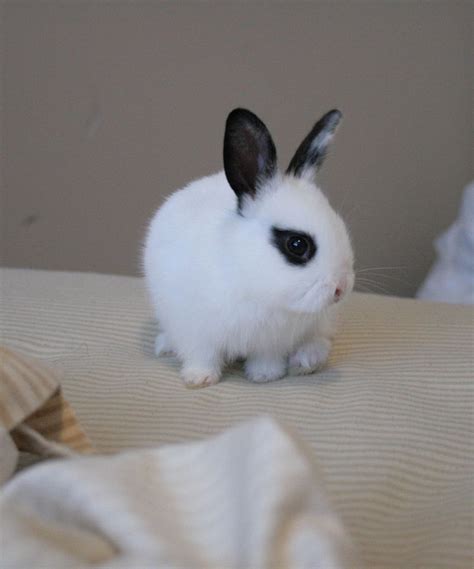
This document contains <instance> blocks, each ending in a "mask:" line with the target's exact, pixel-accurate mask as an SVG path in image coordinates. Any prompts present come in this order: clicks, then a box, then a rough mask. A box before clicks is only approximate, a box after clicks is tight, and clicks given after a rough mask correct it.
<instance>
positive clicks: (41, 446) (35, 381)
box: [0, 346, 94, 486]
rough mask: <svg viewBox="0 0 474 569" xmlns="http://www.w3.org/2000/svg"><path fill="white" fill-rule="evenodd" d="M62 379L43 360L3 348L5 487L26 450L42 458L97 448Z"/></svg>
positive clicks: (1, 461) (1, 477)
mask: <svg viewBox="0 0 474 569" xmlns="http://www.w3.org/2000/svg"><path fill="white" fill-rule="evenodd" d="M61 379H62V377H61V374H60V372H59V371H58V370H56V369H54V368H52V367H50V366H47V365H45V364H44V363H43V362H42V361H40V360H37V359H36V358H31V357H27V356H25V355H24V354H20V353H18V352H17V351H14V350H11V349H9V348H7V347H6V346H0V486H1V484H3V483H4V482H5V481H6V480H8V478H10V476H11V475H12V474H13V473H14V471H15V469H16V468H17V463H18V459H19V453H20V451H23V452H26V453H30V454H31V455H35V456H37V457H41V458H46V457H48V458H49V457H67V456H73V455H74V454H75V453H91V452H93V450H94V449H93V447H92V444H91V442H90V440H89V439H88V437H87V435H86V434H85V432H84V430H83V429H82V427H81V425H80V424H79V422H78V421H77V419H76V415H75V413H74V411H73V409H72V407H71V406H70V405H69V403H68V402H67V401H66V399H65V398H64V396H63V394H62V391H61V386H60V382H61Z"/></svg>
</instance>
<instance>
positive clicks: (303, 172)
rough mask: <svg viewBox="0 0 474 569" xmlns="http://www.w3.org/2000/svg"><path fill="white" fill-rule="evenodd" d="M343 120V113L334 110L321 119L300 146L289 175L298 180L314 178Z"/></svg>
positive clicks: (289, 169)
mask: <svg viewBox="0 0 474 569" xmlns="http://www.w3.org/2000/svg"><path fill="white" fill-rule="evenodd" d="M341 118H342V113H341V112H340V111H338V110H333V111H329V112H328V113H326V114H325V115H324V116H323V117H322V118H320V119H319V121H318V122H317V123H316V124H315V125H314V126H313V128H312V129H311V132H310V133H309V134H308V136H307V137H306V138H305V139H304V140H303V142H302V143H301V144H300V145H299V147H298V150H297V151H296V152H295V155H294V156H293V158H292V159H291V162H290V165H289V166H288V169H287V171H286V173H287V174H292V175H293V176H296V177H297V178H301V177H306V176H307V177H310V178H312V177H313V176H314V174H315V173H316V172H317V170H318V169H319V167H320V166H321V164H322V163H323V160H324V157H325V156H326V152H327V148H328V145H329V143H330V142H331V139H332V137H333V135H334V131H335V130H336V127H337V125H338V124H339V122H340V120H341Z"/></svg>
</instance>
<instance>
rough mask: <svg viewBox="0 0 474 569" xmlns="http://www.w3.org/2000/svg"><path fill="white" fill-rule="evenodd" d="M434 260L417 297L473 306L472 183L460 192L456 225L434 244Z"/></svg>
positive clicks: (473, 210)
mask: <svg viewBox="0 0 474 569" xmlns="http://www.w3.org/2000/svg"><path fill="white" fill-rule="evenodd" d="M435 249H436V253H437V259H436V262H435V264H434V265H433V267H432V269H431V270H430V272H429V273H428V276H427V277H426V279H425V281H424V282H423V284H422V285H421V287H420V289H419V291H418V293H417V297H418V298H421V299H425V300H436V301H442V302H452V303H457V304H474V182H472V183H471V184H470V185H468V186H467V187H466V188H465V189H464V193H463V198H462V202H461V207H460V209H459V215H458V218H457V219H456V221H455V222H454V223H453V224H452V225H451V226H450V227H449V229H447V230H446V231H445V232H444V233H442V234H441V235H440V236H439V237H438V238H437V239H436V241H435Z"/></svg>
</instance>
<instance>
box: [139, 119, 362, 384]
mask: <svg viewBox="0 0 474 569" xmlns="http://www.w3.org/2000/svg"><path fill="white" fill-rule="evenodd" d="M341 117H342V114H341V112H340V111H338V110H332V111H330V112H328V113H326V114H325V115H324V116H323V117H322V118H321V119H320V120H319V121H318V122H316V124H315V125H314V127H313V128H312V129H311V131H310V132H309V134H308V135H307V136H306V138H305V139H304V140H303V142H302V143H301V145H300V146H299V148H298V149H297V151H296V153H295V155H294V156H293V158H292V160H291V161H290V164H289V166H288V168H287V170H286V172H285V173H284V174H283V173H281V172H279V170H278V168H277V155H276V150H275V145H274V143H273V140H272V137H271V135H270V133H269V131H268V130H267V127H266V126H265V124H264V123H263V122H262V121H261V120H260V119H259V118H258V117H257V116H256V115H255V114H253V113H252V112H250V111H249V110H246V109H242V108H237V109H234V110H233V111H232V112H231V113H230V114H229V115H228V117H227V121H226V125H225V134H224V170H223V171H221V172H218V173H216V174H213V175H210V176H208V177H204V178H201V179H198V180H196V181H194V182H191V183H190V184H189V185H188V186H186V187H185V188H184V189H180V190H178V191H176V192H175V193H173V194H172V195H171V196H170V197H169V198H168V199H167V200H166V201H165V202H164V204H163V205H162V206H161V207H160V208H159V209H158V211H157V212H156V213H155V215H154V217H153V218H152V220H151V222H150V225H149V227H148V230H147V233H146V237H145V241H144V248H143V258H142V260H143V270H144V276H145V281H146V285H147V288H148V291H149V293H150V297H151V300H152V303H153V305H154V307H155V309H156V315H157V317H158V321H159V323H160V327H161V332H160V333H159V334H158V336H157V339H156V344H155V353H156V354H157V355H162V354H165V353H168V352H174V353H175V354H177V356H178V357H179V359H180V360H181V362H182V369H181V375H182V378H183V379H184V382H185V385H186V386H187V387H190V388H198V387H206V386H210V385H213V384H216V383H217V382H219V380H220V379H221V375H222V368H223V365H224V364H225V363H228V362H232V361H234V360H238V359H245V360H246V361H245V374H246V377H247V378H248V379H249V380H251V381H254V382H267V381H272V380H276V379H279V378H281V377H283V376H285V375H286V374H287V372H288V371H290V372H291V373H292V374H309V373H313V372H315V371H316V370H318V369H319V368H321V367H322V366H323V365H324V364H325V362H326V360H327V358H328V355H329V352H330V348H331V342H332V338H333V335H334V333H335V325H336V321H337V312H338V310H337V309H338V307H339V303H340V301H342V300H343V299H344V298H346V297H347V296H348V295H349V293H350V292H351V290H352V288H353V285H354V271H353V263H354V257H353V251H352V246H351V241H350V237H349V234H348V230H347V228H346V225H345V224H344V222H343V220H342V219H341V217H339V215H338V214H336V213H335V211H334V210H333V209H332V208H331V206H330V204H329V202H328V200H327V199H326V197H325V196H324V195H323V193H322V192H321V190H320V189H319V188H318V186H317V185H316V182H315V174H316V172H317V171H318V169H319V167H320V166H321V164H322V162H323V159H324V156H325V154H326V150H327V147H328V144H329V142H330V140H331V139H332V137H333V134H334V132H335V130H336V127H337V125H338V123H339V122H340V120H341ZM336 305H337V306H336Z"/></svg>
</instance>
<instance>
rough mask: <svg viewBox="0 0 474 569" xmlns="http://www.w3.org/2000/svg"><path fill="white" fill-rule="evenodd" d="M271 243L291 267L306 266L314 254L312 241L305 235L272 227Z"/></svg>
mask: <svg viewBox="0 0 474 569" xmlns="http://www.w3.org/2000/svg"><path fill="white" fill-rule="evenodd" d="M272 243H273V245H275V246H276V247H277V249H278V250H279V251H280V253H281V254H282V255H283V256H284V257H285V259H286V261H288V263H290V264H291V265H306V263H308V261H310V260H311V259H312V258H313V257H314V255H315V254H316V244H315V242H314V239H313V238H312V237H311V236H310V235H308V234H307V233H302V232H299V231H294V230H291V229H290V230H288V229H278V228H277V227H272Z"/></svg>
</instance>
